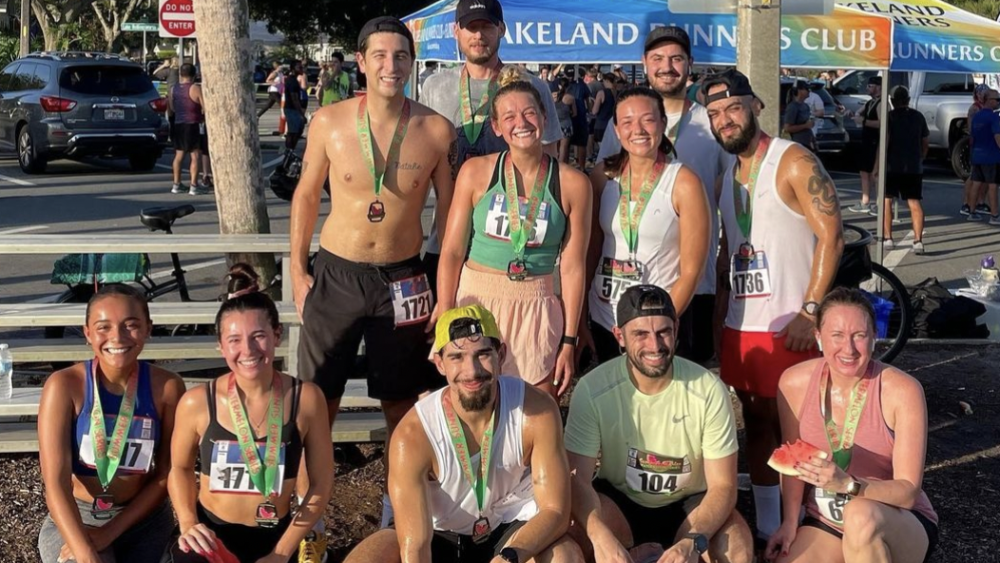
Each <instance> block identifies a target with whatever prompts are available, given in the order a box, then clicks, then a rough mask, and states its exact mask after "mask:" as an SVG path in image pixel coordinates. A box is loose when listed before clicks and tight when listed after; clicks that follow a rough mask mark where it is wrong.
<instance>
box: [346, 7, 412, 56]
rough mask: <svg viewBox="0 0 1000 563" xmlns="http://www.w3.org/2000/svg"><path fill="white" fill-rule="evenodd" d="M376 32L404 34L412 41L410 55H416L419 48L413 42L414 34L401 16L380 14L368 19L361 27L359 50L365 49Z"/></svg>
mask: <svg viewBox="0 0 1000 563" xmlns="http://www.w3.org/2000/svg"><path fill="white" fill-rule="evenodd" d="M375 33H398V34H399V35H402V36H403V37H405V38H406V40H407V41H408V42H409V43H410V56H413V57H415V56H416V54H417V50H416V47H415V46H414V44H413V34H412V33H410V28H408V27H406V24H405V23H403V22H402V21H400V19H399V18H394V17H392V16H380V17H377V18H373V19H370V20H368V23H366V24H365V25H364V26H363V27H362V28H361V33H359V34H358V51H364V50H365V49H364V45H365V41H367V39H368V38H369V37H370V36H371V35H373V34H375Z"/></svg>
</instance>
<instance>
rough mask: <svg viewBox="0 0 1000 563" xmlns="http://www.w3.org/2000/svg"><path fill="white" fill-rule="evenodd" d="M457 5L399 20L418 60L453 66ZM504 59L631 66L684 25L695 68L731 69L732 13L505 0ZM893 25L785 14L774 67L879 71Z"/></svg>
mask: <svg viewBox="0 0 1000 563" xmlns="http://www.w3.org/2000/svg"><path fill="white" fill-rule="evenodd" d="M457 5H458V0H440V1H439V2H436V3H434V4H431V5H430V6H428V7H426V8H424V9H423V10H420V11H418V12H416V13H414V14H411V15H409V16H407V17H406V18H404V19H403V21H405V22H406V23H407V25H409V26H410V29H411V30H412V31H413V35H414V38H415V39H416V43H417V58H418V59H421V60H434V61H460V60H461V57H460V54H459V52H458V45H457V43H456V40H455V36H454V27H453V24H454V22H455V8H456V6H457ZM503 9H504V20H505V23H506V25H507V32H506V34H505V36H504V38H503V40H502V41H501V45H500V52H501V55H502V57H503V60H504V61H506V62H511V63H543V62H548V63H574V62H586V63H638V62H641V59H642V42H643V39H644V38H645V36H646V33H647V32H648V31H649V30H650V29H652V28H654V27H657V26H663V25H676V26H678V27H683V28H684V29H686V30H687V32H688V34H689V35H690V36H691V50H692V55H693V56H694V59H695V61H696V62H698V63H699V64H709V65H735V64H736V36H737V34H736V15H735V14H674V13H672V12H671V11H670V10H669V9H668V8H667V2H666V0H628V1H625V2H623V1H621V0H586V1H585V2H576V3H570V4H566V3H565V2H556V1H555V0H504V1H503ZM892 27H893V26H892V22H891V20H890V19H888V18H885V17H882V16H879V15H873V14H866V13H864V12H861V11H858V10H853V9H850V8H845V7H841V6H837V7H836V8H834V11H833V12H832V13H831V14H829V15H826V16H784V17H783V18H782V27H781V37H780V43H781V49H782V53H781V64H782V65H783V66H791V67H800V68H803V67H814V68H886V67H887V66H889V61H890V58H891V50H892V32H893V31H892Z"/></svg>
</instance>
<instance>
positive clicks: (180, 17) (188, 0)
mask: <svg viewBox="0 0 1000 563" xmlns="http://www.w3.org/2000/svg"><path fill="white" fill-rule="evenodd" d="M160 36H161V37H194V2H193V1H192V0H160Z"/></svg>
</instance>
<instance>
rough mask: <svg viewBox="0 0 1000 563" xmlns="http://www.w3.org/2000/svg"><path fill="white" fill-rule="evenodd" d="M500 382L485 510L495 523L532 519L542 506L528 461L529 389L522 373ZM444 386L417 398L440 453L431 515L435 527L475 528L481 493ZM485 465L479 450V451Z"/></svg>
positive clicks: (429, 486) (469, 531)
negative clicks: (453, 428) (466, 471)
mask: <svg viewBox="0 0 1000 563" xmlns="http://www.w3.org/2000/svg"><path fill="white" fill-rule="evenodd" d="M499 382H500V409H499V411H497V424H496V430H495V431H494V433H493V446H492V452H493V453H492V456H493V457H492V466H491V467H490V475H489V482H487V483H486V497H485V499H484V503H483V504H484V505H485V506H484V507H483V516H485V517H486V518H487V519H488V520H489V522H490V526H491V527H492V528H496V527H497V526H499V525H500V524H503V523H507V522H514V521H515V520H522V521H523V520H528V519H530V518H531V517H532V516H534V515H535V514H536V513H537V512H538V506H537V505H536V504H535V495H534V490H533V488H532V484H531V469H530V468H529V467H526V466H525V465H524V463H523V459H524V451H523V447H522V434H523V430H524V390H525V386H526V385H527V384H526V383H524V381H522V380H521V379H518V378H514V377H507V376H503V377H500V378H499ZM447 390H448V388H447V387H445V388H444V389H440V390H438V391H435V392H434V393H431V394H430V395H428V396H427V397H424V398H423V399H421V400H420V401H418V402H417V404H416V409H417V416H419V417H420V423H421V424H422V425H423V427H424V432H425V433H426V434H427V439H428V440H429V441H430V443H431V447H432V448H433V449H434V457H435V459H437V466H438V476H437V481H428V482H427V496H428V500H429V501H430V509H431V519H432V521H433V524H434V529H435V530H440V531H446V532H455V533H459V534H466V535H468V534H472V525H473V524H474V523H475V522H476V520H478V519H479V508H478V506H477V505H476V493H475V491H474V490H473V489H472V485H470V484H469V481H468V480H467V479H466V478H465V475H463V474H462V468H461V466H460V465H459V463H458V456H456V455H455V448H454V446H453V445H452V443H451V436H450V434H449V433H448V423H447V422H446V421H445V417H444V407H443V406H442V405H441V394H442V393H444V392H445V391H447ZM475 459H476V464H475V465H474V466H475V467H479V465H478V464H479V456H476V457H475Z"/></svg>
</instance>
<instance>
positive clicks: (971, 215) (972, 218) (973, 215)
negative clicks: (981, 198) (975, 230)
mask: <svg viewBox="0 0 1000 563" xmlns="http://www.w3.org/2000/svg"><path fill="white" fill-rule="evenodd" d="M982 220H983V216H982V215H980V214H978V213H976V212H975V211H973V212H972V213H969V217H968V218H966V221H982Z"/></svg>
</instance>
